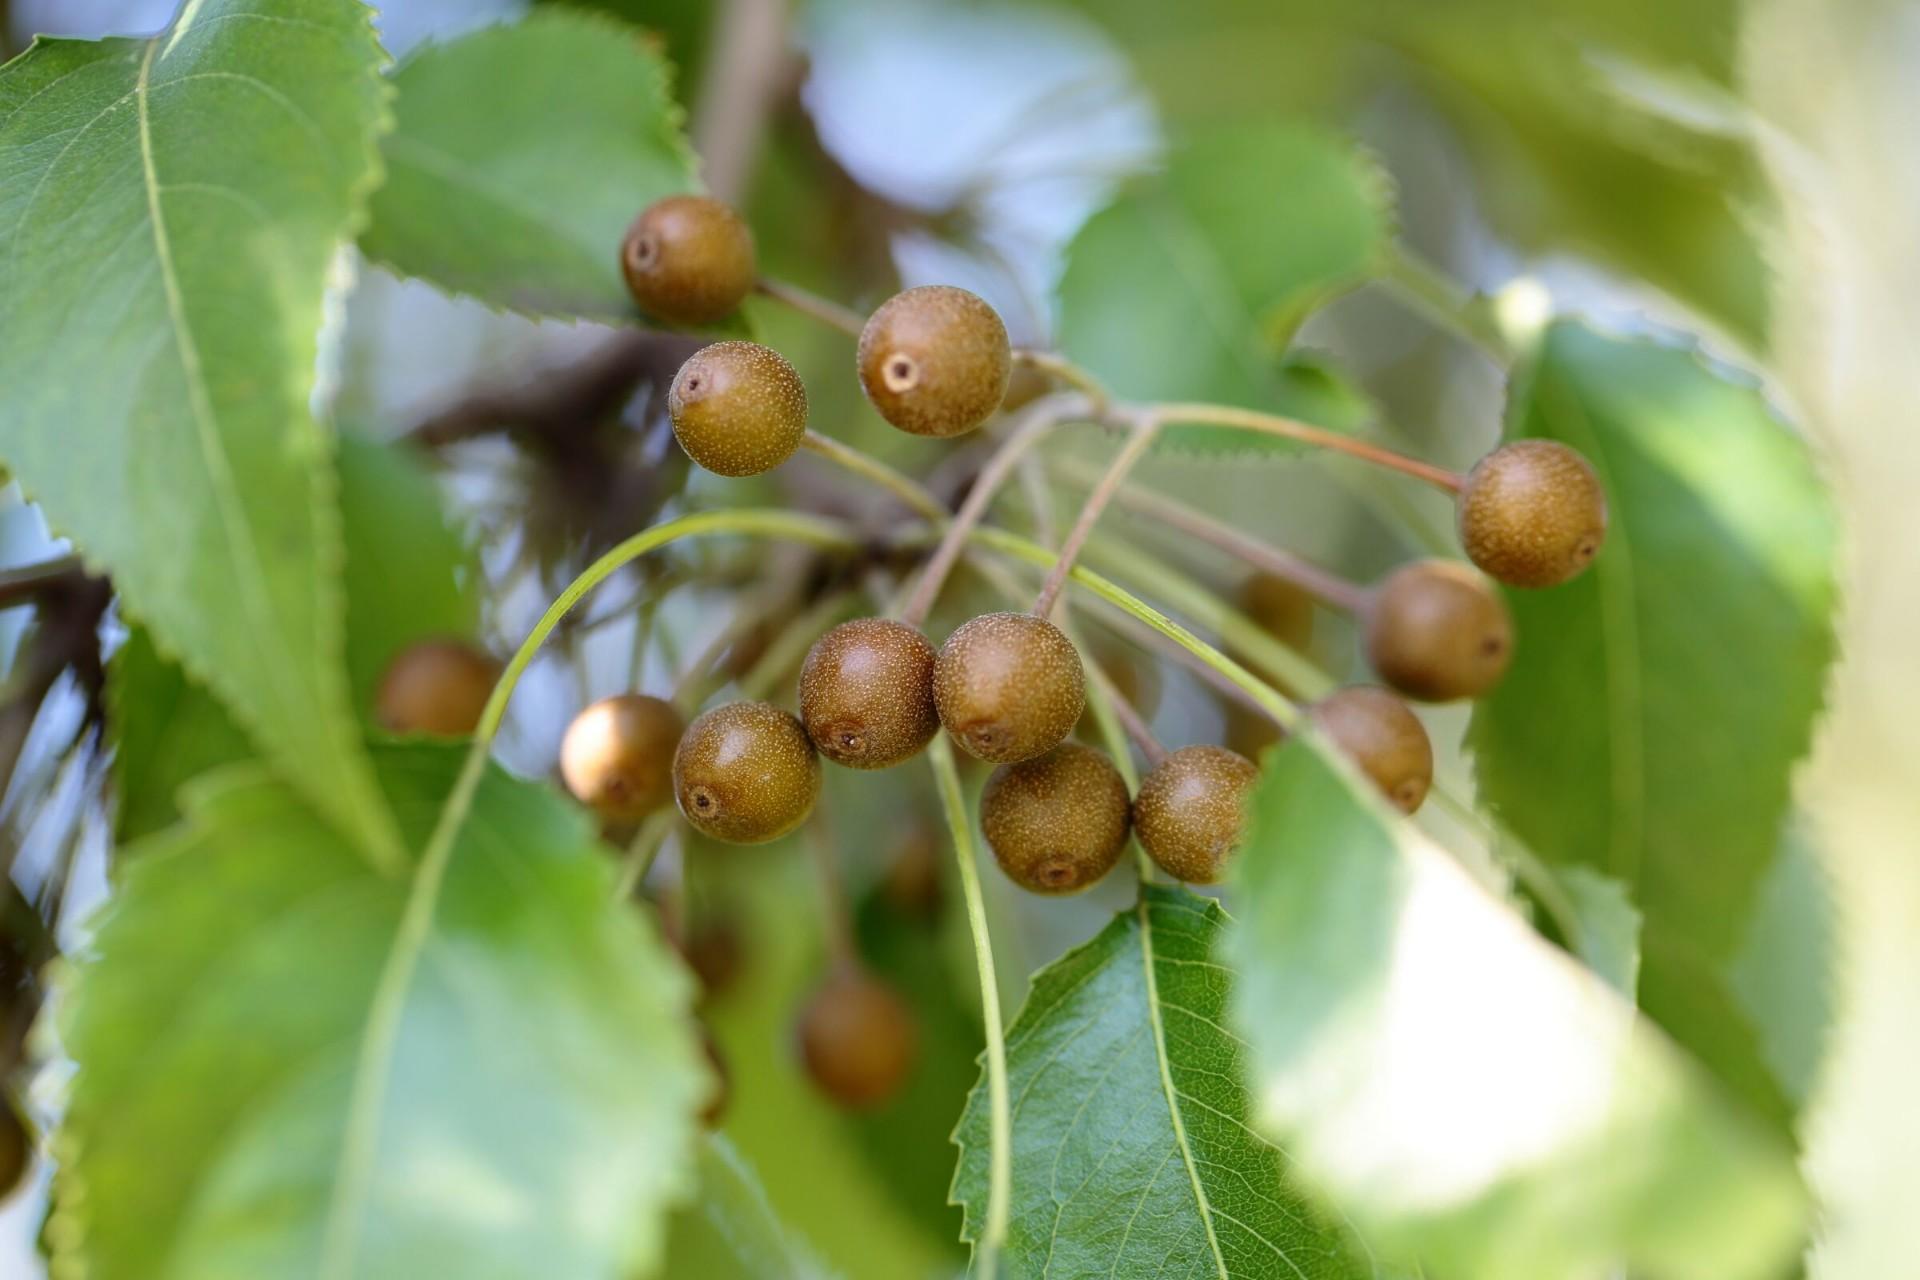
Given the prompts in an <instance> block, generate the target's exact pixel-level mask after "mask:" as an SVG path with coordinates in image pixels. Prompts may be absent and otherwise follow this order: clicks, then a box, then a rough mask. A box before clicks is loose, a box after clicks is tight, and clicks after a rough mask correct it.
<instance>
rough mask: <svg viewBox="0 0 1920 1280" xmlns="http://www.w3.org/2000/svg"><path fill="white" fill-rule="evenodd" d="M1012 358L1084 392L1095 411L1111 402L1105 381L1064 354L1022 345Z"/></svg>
mask: <svg viewBox="0 0 1920 1280" xmlns="http://www.w3.org/2000/svg"><path fill="white" fill-rule="evenodd" d="M1013 359H1014V363H1016V364H1024V365H1026V366H1027V367H1028V368H1030V369H1037V370H1038V371H1040V372H1041V373H1044V374H1045V375H1047V376H1048V377H1049V378H1053V379H1055V380H1056V381H1059V382H1064V383H1066V384H1067V385H1068V386H1070V387H1072V388H1074V389H1075V390H1076V391H1083V392H1085V393H1086V395H1087V398H1088V399H1089V400H1091V401H1093V404H1094V408H1095V411H1096V412H1098V411H1100V410H1102V409H1104V408H1105V407H1106V406H1107V405H1109V404H1111V403H1112V402H1113V396H1112V394H1111V393H1110V392H1108V390H1107V387H1106V384H1105V383H1103V382H1101V381H1100V379H1098V378H1096V377H1094V376H1093V374H1091V373H1089V372H1088V371H1087V370H1085V369H1083V368H1081V367H1080V366H1079V365H1077V364H1075V363H1074V362H1073V361H1071V360H1069V359H1067V358H1066V357H1065V356H1061V355H1055V354H1054V353H1053V352H1051V351H1034V350H1031V349H1029V348H1025V347H1022V348H1019V349H1017V350H1015V351H1014V353H1013Z"/></svg>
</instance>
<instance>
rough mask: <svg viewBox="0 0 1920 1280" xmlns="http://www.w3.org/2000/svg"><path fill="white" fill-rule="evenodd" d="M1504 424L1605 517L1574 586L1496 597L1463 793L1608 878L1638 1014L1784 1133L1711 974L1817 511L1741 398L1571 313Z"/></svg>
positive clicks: (1735, 941)
mask: <svg viewBox="0 0 1920 1280" xmlns="http://www.w3.org/2000/svg"><path fill="white" fill-rule="evenodd" d="M1510 433H1511V434H1512V435H1513V436H1516V437H1519V436H1541V437H1547V438H1551V439H1558V440H1562V441H1565V442H1566V443H1567V444H1570V445H1572V446H1573V447H1574V448H1576V449H1579V450H1580V451H1581V452H1582V453H1584V454H1585V455H1586V456H1587V457H1588V458H1590V459H1591V460H1592V462H1593V464H1594V466H1595V468H1596V469H1597V470H1598V471H1599V473H1600V476H1601V479H1602V481H1603V482H1604V483H1605V485H1606V489H1607V494H1608V500H1609V517H1610V521H1611V527H1610V529H1609V532H1608V536H1607V542H1606V545H1605V546H1604V547H1603V548H1602V549H1601V552H1600V555H1599V558H1598V559H1597V561H1596V562H1595V564H1594V566H1593V568H1592V569H1591V570H1590V571H1588V572H1587V573H1586V574H1584V575H1582V576H1581V577H1580V578H1577V579H1575V580H1574V581H1573V582H1570V583H1568V584H1566V585H1565V586H1561V587H1556V588H1554V589H1553V590H1550V591H1539V592H1511V593H1509V601H1510V603H1511V605H1512V608H1513V614H1514V622H1515V628H1516V631H1517V633H1518V634H1519V636H1520V637H1521V640H1520V644H1519V646H1518V650H1517V652H1516V653H1515V656H1514V663H1513V667H1512V669H1511V670H1510V671H1509V672H1508V673H1507V677H1506V679H1505V680H1504V681H1503V682H1502V683H1501V685H1500V687H1499V688H1498V689H1496V690H1495V691H1494V692H1493V694H1492V695H1491V696H1490V697H1488V698H1486V699H1485V700H1483V701H1482V702H1481V703H1480V705H1479V708H1478V709H1477V711H1476V712H1475V716H1474V721H1473V728H1472V730H1471V733H1470V736H1469V744H1470V745H1471V747H1472V748H1473V751H1474V753H1475V758H1476V762H1477V769H1478V774H1479V779H1480V789H1481V794H1482V796H1483V797H1484V798H1485V800H1486V801H1487V803H1489V804H1491V805H1492V806H1493V807H1494V808H1495V809H1496V810H1498V811H1499V813H1500V814H1501V816H1502V818H1503V819H1504V820H1505V822H1506V823H1507V824H1508V825H1509V826H1510V827H1511V828H1512V829H1513V831H1514V832H1515V834H1517V835H1518V836H1519V837H1520V838H1521V839H1523V840H1525V841H1526V842H1527V843H1528V844H1529V845H1531V846H1532V847H1533V849H1534V850H1535V851H1536V852H1537V853H1538V854H1539V855H1540V856H1541V857H1543V858H1545V859H1547V860H1549V861H1552V862H1558V863H1563V864H1573V865H1583V866H1589V867H1593V868H1595V869H1597V870H1599V871H1601V872H1603V873H1605V874H1606V875H1608V876H1611V877H1613V878H1614V879H1616V880H1618V881H1620V882H1621V883H1623V884H1625V885H1627V886H1628V888H1629V889H1630V891H1631V892H1632V895H1633V898H1634V901H1635V903H1636V904H1637V905H1638V906H1639V908H1640V911H1641V913H1642V914H1643V915H1644V917H1645V926H1644V930H1643V933H1642V942H1641V950H1642V965H1641V972H1640V1001H1641V1005H1642V1006H1643V1007H1644V1008H1645V1009H1646V1010H1647V1012H1648V1013H1650V1014H1651V1015H1652V1016H1653V1018H1654V1020H1655V1021H1657V1022H1659V1023H1660V1024H1661V1025H1662V1026H1664V1027H1666V1029H1667V1030H1668V1031H1669V1032H1671V1033H1672V1034H1673V1035H1674V1037H1675V1038H1676V1039H1678V1040H1679V1041H1680V1042H1681V1043H1682V1044H1684V1045H1685V1046H1686V1047H1687V1048H1689V1049H1691V1050H1692V1051H1693V1052H1694V1053H1696V1054H1697V1055H1699V1056H1700V1057H1701V1058H1702V1059H1703V1060H1705V1061H1706V1063H1707V1064H1708V1066H1709V1067H1711V1068H1712V1069H1713V1070H1714V1071H1715V1072H1716V1074H1718V1075H1720V1076H1721V1077H1722V1079H1723V1080H1725V1081H1726V1082H1727V1083H1728V1084H1730V1085H1731V1086H1732V1087H1733V1088H1734V1089H1735V1090H1736V1091H1737V1092H1738V1093H1739V1094H1740V1095H1741V1096H1742V1097H1743V1098H1744V1099H1745V1100H1746V1101H1747V1103H1748V1104H1749V1105H1751V1106H1753V1107H1754V1108H1756V1109H1757V1110H1759V1111H1760V1112H1761V1113H1762V1114H1764V1115H1766V1116H1768V1117H1769V1118H1771V1119H1772V1120H1773V1121H1774V1122H1775V1123H1776V1124H1778V1125H1779V1126H1780V1127H1781V1128H1782V1129H1783V1130H1784V1129H1786V1128H1788V1127H1789V1126H1790V1124H1791V1108H1790V1107H1789V1105H1788V1103H1787V1101H1786V1099H1785V1098H1784V1097H1783V1096H1782V1094H1781V1093H1780V1090H1779V1088H1778V1085H1777V1084H1776V1083H1775V1082H1774V1081H1773V1080H1772V1079H1771V1078H1770V1076H1769V1073H1768V1072H1767V1071H1766V1069H1765V1068H1764V1067H1763V1065H1762V1064H1761V1063H1760V1062H1759V1061H1758V1060H1757V1058H1756V1046H1755V1044H1754V1042H1753V1033H1752V1030H1751V1028H1750V1027H1747V1026H1746V1025H1745V1018H1744V1015H1743V1013H1742V1012H1741V1010H1740V1009H1739V1008H1738V1007H1737V1006H1736V1005H1735V1004H1734V1003H1733V1001H1732V999H1731V997H1730V995H1729V993H1728V992H1727V991H1726V989H1725V981H1726V969H1727V965H1728V964H1729V962H1730V961H1731V960H1732V958H1733V956H1734V955H1735V953H1736V952H1737V951H1738V950H1739V948H1740V947H1741V945H1742V943H1743V940H1744V939H1745V938H1746V936H1747V934H1748V931H1749V929H1750V927H1751V922H1752V920H1753V915H1754V910H1755V902H1756V896H1757V894H1758V892H1759V886H1760V883H1761V881H1762V879H1763V878H1764V877H1765V876H1766V874H1767V871H1768V868H1769V867H1770V866H1771V865H1772V863H1773V861H1774V858H1775V855H1776V851H1777V849H1778V847H1779V833H1780V830H1781V825H1782V822H1783V820H1784V819H1785V817H1786V812H1787V803H1788V783H1789V779H1790V774H1791V772H1792V769H1793V766H1794V764H1795V763H1796V762H1797V761H1798V760H1799V759H1800V758H1801V756H1802V755H1803V754H1805V752H1806V750H1807V745H1808V742H1809V739H1810V737H1811V734H1812V728H1813V720H1814V716H1815V715H1816V713H1817V712H1818V711H1819V709H1820V706H1821V699H1822V690H1823V688H1824V686H1825V682H1826V676H1827V667H1828V664H1829V662H1830V661H1831V659H1832V657H1833V632H1832V612H1833V606H1834V590H1835V588H1834V576H1833V575H1834V539H1835V530H1834V517H1833V511H1832V507H1831V504H1830V502H1829V500H1828V497H1827V495H1826V492H1825V491H1824V489H1823V488H1822V486H1821V484H1820V481H1819V479H1818V477H1817V476H1816V474H1815V472H1814V468H1813V463H1812V460H1811V458H1810V457H1809V455H1808V452H1807V449H1806V446H1805V445H1804V444H1803V443H1802V442H1801V441H1800V440H1799V438H1798V437H1796V436H1795V435H1794V434H1793V433H1792V431H1790V430H1789V429H1788V428H1786V427H1785V426H1783V425H1782V424H1781V423H1780V422H1779V421H1778V420H1777V419H1776V418H1775V417H1774V416H1773V414H1772V413H1771V412H1770V411H1769V409H1768V406H1767V404H1766V402H1765V400H1764V399H1762V397H1761V395H1760V393H1759V391H1758V390H1757V389H1756V388H1755V387H1753V386H1750V385H1746V384H1743V383H1738V382H1734V381H1731V380H1729V379H1728V378H1727V377H1725V376H1722V375H1720V374H1718V373H1716V372H1715V371H1714V370H1712V369H1710V368H1709V367H1708V366H1707V365H1706V364H1705V363H1704V362H1703V361H1702V359H1701V358H1700V356H1699V355H1698V354H1697V353H1696V352H1693V351H1690V350H1684V349H1677V348H1674V347H1669V346H1664V345H1660V344H1657V343H1654V342H1651V341H1646V340H1627V339H1615V338H1610V337H1605V336H1602V335H1601V334H1598V333H1596V332H1594V331H1593V330H1591V329H1588V328H1585V327H1583V326H1581V325H1579V324H1576V323H1571V322H1563V323H1559V324H1556V325H1554V326H1553V327H1552V328H1551V329H1550V330H1549V331H1548V332H1547V334H1546V335H1545V338H1544V340H1543V342H1542V345H1541V347H1540V350H1539V352H1538V354H1537V356H1536V357H1535V359H1534V361H1533V363H1532V364H1531V366H1530V367H1529V368H1528V369H1527V370H1526V371H1525V372H1524V373H1523V374H1522V375H1521V376H1520V377H1519V378H1518V380H1517V381H1516V384H1515V392H1514V395H1513V403H1512V409H1511V421H1510Z"/></svg>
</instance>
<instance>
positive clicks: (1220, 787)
mask: <svg viewBox="0 0 1920 1280" xmlns="http://www.w3.org/2000/svg"><path fill="white" fill-rule="evenodd" d="M1259 776H1260V771H1259V769H1257V768H1255V767H1254V764H1253V761H1251V760H1249V759H1247V758H1246V757H1245V756H1243V755H1241V754H1239V753H1238V752H1235V751H1229V750H1227V749H1226V748H1225V747H1211V746H1200V747H1182V748H1180V750H1178V751H1175V752H1173V753H1172V754H1171V755H1169V756H1168V757H1167V758H1166V759H1164V760H1162V761H1161V762H1160V763H1159V764H1157V765H1155V766H1154V767H1153V768H1152V769H1151V770H1149V771H1148V773H1147V776H1146V777H1144V778H1142V779H1141V780H1140V794H1139V795H1138V796H1136V797H1134V801H1133V829H1134V833H1135V834H1136V835H1138V836H1139V837H1140V843H1141V844H1142V845H1144V846H1145V847H1146V850H1147V853H1148V854H1149V855H1151V856H1152V858H1153V860H1154V862H1156V863H1157V864H1159V867H1160V869H1161V870H1162V871H1164V872H1166V873H1167V874H1168V875H1170V876H1172V877H1173V878H1174V879H1176V880H1185V881H1187V882H1189V883H1191V884H1212V883H1214V882H1215V881H1217V880H1218V879H1219V878H1220V874H1221V872H1222V871H1223V870H1224V869H1225V867H1226V863H1227V859H1228V858H1229V857H1231V856H1232V854H1233V851H1234V850H1235V849H1237V848H1238V847H1239V845H1240V828H1241V825H1242V821H1243V819H1242V810H1243V809H1244V807H1245V805H1246V798H1247V791H1248V789H1249V788H1251V787H1252V786H1253V780H1254V779H1255V778H1257V777H1259Z"/></svg>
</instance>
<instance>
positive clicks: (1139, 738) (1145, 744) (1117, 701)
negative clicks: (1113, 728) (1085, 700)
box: [1086, 661, 1167, 787]
mask: <svg viewBox="0 0 1920 1280" xmlns="http://www.w3.org/2000/svg"><path fill="white" fill-rule="evenodd" d="M1086 666H1087V678H1088V679H1089V680H1091V681H1093V683H1094V685H1095V687H1097V688H1098V689H1099V690H1100V693H1101V696H1102V698H1103V699H1104V700H1105V701H1106V703H1107V704H1108V706H1110V707H1111V708H1112V709H1113V714H1114V717H1115V718H1116V719H1118V720H1119V721H1120V727H1121V728H1123V729H1125V730H1126V731H1127V736H1128V737H1129V738H1132V739H1133V742H1134V745H1135V746H1137V747H1139V748H1140V754H1141V755H1143V756H1145V757H1146V758H1147V768H1149V769H1151V768H1153V767H1154V766H1155V765H1157V764H1159V763H1160V762H1161V761H1162V760H1165V759H1166V758H1167V749H1166V748H1165V747H1163V746H1161V745H1160V739H1158V738H1156V737H1154V736H1153V730H1152V729H1149V728H1148V727H1147V721H1146V718H1145V717H1143V716H1142V715H1141V714H1140V710H1139V708H1137V707H1135V706H1134V705H1133V704H1132V703H1131V702H1128V701H1127V700H1126V698H1125V697H1124V696H1123V695H1122V694H1121V692H1120V690H1118V689H1116V688H1115V687H1114V684H1113V677H1112V676H1109V675H1108V674H1107V673H1106V670H1105V669H1104V668H1102V667H1101V665H1100V664H1099V663H1098V662H1091V661H1090V662H1088V663H1087V664H1086ZM1127 785H1128V786H1129V787H1132V786H1135V785H1136V784H1135V782H1134V781H1133V780H1132V779H1128V781H1127Z"/></svg>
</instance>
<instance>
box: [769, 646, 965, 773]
mask: <svg viewBox="0 0 1920 1280" xmlns="http://www.w3.org/2000/svg"><path fill="white" fill-rule="evenodd" d="M934 662H935V654H934V651H933V646H932V645H931V644H928V643H927V638H926V637H925V636H923V635H921V634H920V633H919V632H918V631H917V630H915V629H914V628H912V627H909V626H907V625H906V624H905V623H903V622H895V621H893V620H892V619H890V618H855V619H854V620H853V621H851V622H843V623H841V624H840V625H839V626H837V627H835V628H833V630H831V631H829V632H827V633H826V634H825V635H823V636H821V637H820V638H819V639H818V640H817V641H815V642H814V645H813V648H812V649H810V650H808V651H807V660H806V662H805V663H803V664H802V665H801V667H800V720H801V723H803V724H805V725H806V727H807V733H808V735H809V736H810V737H812V739H813V741H814V745H815V746H817V747H819V748H820V754H822V755H824V756H825V757H826V758H827V759H829V760H831V761H833V762H834V763H835V764H843V765H846V766H847V767H849V768H853V769H885V768H889V767H891V766H893V765H896V764H899V763H900V762H901V761H903V760H907V759H910V758H911V757H913V756H915V755H918V754H919V753H920V751H921V749H922V748H924V747H925V746H926V745H927V743H929V742H931V741H932V740H933V735H934V734H936V733H938V732H939V731H940V713H939V710H938V709H937V708H936V707H935V706H934V702H933V668H934Z"/></svg>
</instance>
